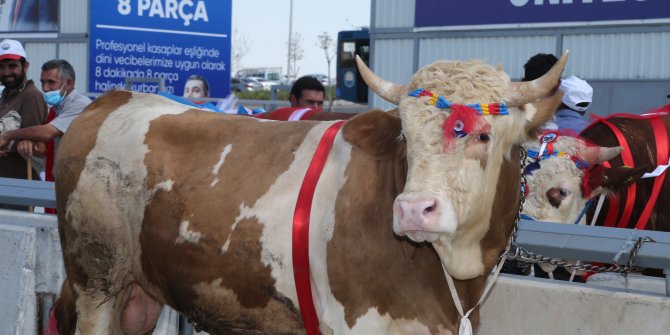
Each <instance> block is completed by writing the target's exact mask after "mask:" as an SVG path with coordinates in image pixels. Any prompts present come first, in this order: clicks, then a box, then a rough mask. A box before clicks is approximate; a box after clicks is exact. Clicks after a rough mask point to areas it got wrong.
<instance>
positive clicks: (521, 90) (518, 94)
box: [503, 51, 569, 107]
mask: <svg viewBox="0 0 670 335" xmlns="http://www.w3.org/2000/svg"><path fill="white" fill-rule="evenodd" d="M568 53H569V52H568V51H565V52H564V53H563V55H562V56H561V59H559V60H558V62H556V64H554V66H553V67H552V68H551V70H549V72H547V73H545V74H544V75H543V76H542V77H540V78H537V79H535V80H533V81H526V82H512V83H511V84H510V86H509V89H508V90H507V92H506V93H505V97H503V101H504V102H505V103H507V105H508V106H509V107H518V106H521V105H525V104H527V103H530V102H533V101H535V100H537V99H540V98H543V97H546V96H547V95H549V93H550V92H551V91H552V90H553V89H554V87H556V84H557V83H558V81H559V79H560V78H561V74H562V73H563V69H564V68H565V62H567V61H568Z"/></svg>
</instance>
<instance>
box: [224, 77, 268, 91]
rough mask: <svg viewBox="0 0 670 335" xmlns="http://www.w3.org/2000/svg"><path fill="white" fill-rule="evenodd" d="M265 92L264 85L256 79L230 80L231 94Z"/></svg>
mask: <svg viewBox="0 0 670 335" xmlns="http://www.w3.org/2000/svg"><path fill="white" fill-rule="evenodd" d="M261 90H263V84H262V83H261V82H260V81H258V79H256V78H230V92H233V93H239V92H256V91H261Z"/></svg>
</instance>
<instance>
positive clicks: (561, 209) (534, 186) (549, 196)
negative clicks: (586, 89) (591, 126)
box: [524, 133, 646, 223]
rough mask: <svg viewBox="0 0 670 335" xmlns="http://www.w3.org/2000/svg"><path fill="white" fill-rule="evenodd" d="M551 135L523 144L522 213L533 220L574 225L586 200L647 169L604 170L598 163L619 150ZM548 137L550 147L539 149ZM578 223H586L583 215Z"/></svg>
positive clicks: (614, 188)
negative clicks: (524, 183) (525, 189)
mask: <svg viewBox="0 0 670 335" xmlns="http://www.w3.org/2000/svg"><path fill="white" fill-rule="evenodd" d="M554 134H555V133H549V134H547V135H543V136H541V137H540V139H539V140H534V141H530V142H528V143H526V144H524V147H525V148H526V149H527V151H528V153H529V155H528V158H527V159H526V180H527V182H528V195H527V197H526V203H525V205H524V212H525V213H526V214H528V215H529V216H531V217H532V218H533V219H535V220H539V221H550V222H559V223H576V221H577V220H578V219H580V216H581V214H582V211H583V210H584V207H585V206H586V202H587V201H588V200H590V199H593V198H594V197H596V196H598V195H600V194H602V193H604V192H608V191H614V190H617V189H621V188H625V187H627V186H628V185H630V184H631V183H633V182H634V181H636V180H638V179H639V177H640V176H641V175H642V174H643V173H644V172H645V170H646V168H644V167H642V168H640V167H638V168H629V167H614V168H606V167H604V166H602V165H601V163H603V162H605V161H608V160H611V159H612V158H615V157H616V156H618V155H619V154H620V153H621V150H622V148H621V147H613V148H607V147H600V146H596V145H592V144H589V143H587V142H585V141H584V140H583V139H581V138H579V137H575V136H564V135H562V134H558V136H553V135H554ZM548 135H552V136H551V137H554V139H552V140H551V141H550V142H548V143H551V145H550V146H548V145H544V146H542V144H541V143H543V138H544V139H546V138H547V136H548ZM544 142H546V140H545V141H544ZM540 151H541V152H540ZM579 223H585V216H582V217H581V219H580V222H579Z"/></svg>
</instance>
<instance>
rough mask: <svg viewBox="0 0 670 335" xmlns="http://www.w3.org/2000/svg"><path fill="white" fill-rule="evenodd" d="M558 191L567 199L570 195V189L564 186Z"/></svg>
mask: <svg viewBox="0 0 670 335" xmlns="http://www.w3.org/2000/svg"><path fill="white" fill-rule="evenodd" d="M558 193H559V194H560V195H561V197H562V198H564V199H565V198H566V197H567V196H568V195H570V191H568V190H566V189H564V188H562V189H561V190H560V191H559V192H558Z"/></svg>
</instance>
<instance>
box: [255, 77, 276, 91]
mask: <svg viewBox="0 0 670 335" xmlns="http://www.w3.org/2000/svg"><path fill="white" fill-rule="evenodd" d="M256 80H258V82H259V83H261V85H263V89H264V90H266V91H269V90H270V89H271V88H272V86H275V85H281V81H279V80H267V79H259V78H256Z"/></svg>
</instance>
